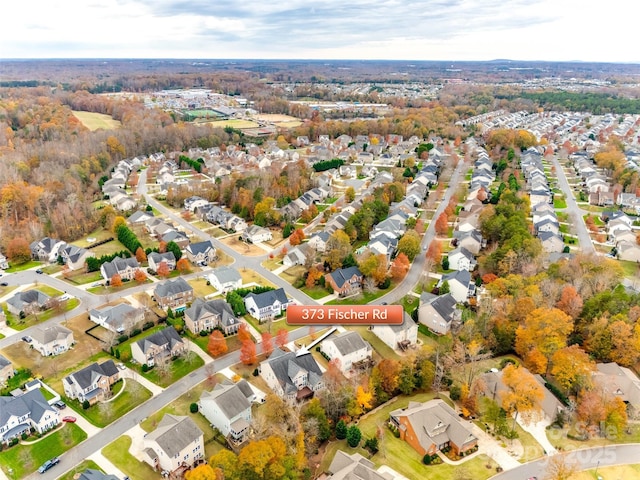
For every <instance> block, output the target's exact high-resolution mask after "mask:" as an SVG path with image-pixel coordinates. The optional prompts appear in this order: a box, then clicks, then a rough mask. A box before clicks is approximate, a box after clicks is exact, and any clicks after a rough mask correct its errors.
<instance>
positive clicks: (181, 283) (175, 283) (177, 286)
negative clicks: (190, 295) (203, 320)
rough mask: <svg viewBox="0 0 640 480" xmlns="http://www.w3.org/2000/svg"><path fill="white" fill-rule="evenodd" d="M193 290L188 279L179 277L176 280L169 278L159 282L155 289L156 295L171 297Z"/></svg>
mask: <svg viewBox="0 0 640 480" xmlns="http://www.w3.org/2000/svg"><path fill="white" fill-rule="evenodd" d="M189 291H193V287H192V286H191V285H189V284H188V283H187V281H186V280H185V279H184V278H182V277H178V278H176V279H175V280H167V281H166V282H162V283H160V284H158V285H157V286H156V288H155V290H154V294H155V296H156V297H160V298H163V297H169V296H171V295H177V294H179V293H184V292H189Z"/></svg>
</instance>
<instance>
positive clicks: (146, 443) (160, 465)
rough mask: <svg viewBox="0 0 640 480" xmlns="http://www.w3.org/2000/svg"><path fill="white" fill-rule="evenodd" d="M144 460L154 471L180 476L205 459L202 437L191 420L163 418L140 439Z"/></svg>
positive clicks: (171, 416) (170, 416)
mask: <svg viewBox="0 0 640 480" xmlns="http://www.w3.org/2000/svg"><path fill="white" fill-rule="evenodd" d="M143 447H144V450H143V452H144V456H143V458H142V459H143V460H144V461H145V462H147V463H148V464H149V465H151V467H152V468H153V469H154V470H164V471H167V472H169V473H170V474H171V473H175V474H176V475H178V474H180V476H179V477H172V478H182V475H181V474H183V473H184V472H185V471H186V470H188V469H189V468H190V467H192V466H193V464H194V463H195V462H196V461H197V460H200V459H201V458H204V455H205V452H204V434H203V432H202V430H200V428H199V427H198V425H196V423H195V422H194V421H193V420H191V418H190V417H186V416H184V417H181V416H177V415H170V414H168V413H167V414H165V416H164V417H162V420H160V423H158V426H157V427H156V429H155V430H153V431H151V432H149V433H148V434H146V435H145V436H144V439H143Z"/></svg>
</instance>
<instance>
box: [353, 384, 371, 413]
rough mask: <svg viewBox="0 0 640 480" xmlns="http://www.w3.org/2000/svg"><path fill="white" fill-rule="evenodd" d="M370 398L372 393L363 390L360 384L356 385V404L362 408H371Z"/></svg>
mask: <svg viewBox="0 0 640 480" xmlns="http://www.w3.org/2000/svg"><path fill="white" fill-rule="evenodd" d="M371 400H373V394H372V393H371V392H369V391H367V390H365V389H364V388H363V387H362V385H358V388H357V390H356V402H357V403H358V405H359V406H360V407H362V408H363V409H364V410H371V407H372V404H371Z"/></svg>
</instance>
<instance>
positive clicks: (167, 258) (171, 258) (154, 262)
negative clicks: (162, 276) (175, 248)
mask: <svg viewBox="0 0 640 480" xmlns="http://www.w3.org/2000/svg"><path fill="white" fill-rule="evenodd" d="M147 262H149V269H150V270H153V271H154V272H157V271H158V269H159V268H160V265H161V264H163V263H164V264H166V265H167V269H168V270H167V271H169V272H172V271H174V270H175V269H176V256H175V254H174V253H173V252H165V253H157V252H151V253H150V254H149V255H147Z"/></svg>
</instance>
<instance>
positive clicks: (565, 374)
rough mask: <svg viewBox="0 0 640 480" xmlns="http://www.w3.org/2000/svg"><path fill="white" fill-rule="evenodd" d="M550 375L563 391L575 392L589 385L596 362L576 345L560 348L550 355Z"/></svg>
mask: <svg viewBox="0 0 640 480" xmlns="http://www.w3.org/2000/svg"><path fill="white" fill-rule="evenodd" d="M551 364H552V367H551V375H553V378H555V380H556V381H557V382H558V384H559V385H560V386H561V387H562V388H564V389H565V391H568V392H573V393H577V392H578V391H579V390H581V389H583V388H586V387H589V386H590V385H591V374H592V373H593V372H594V371H595V369H596V364H595V362H594V361H593V360H591V358H590V357H589V355H587V353H586V352H585V351H584V350H583V349H582V348H580V347H579V346H578V345H571V346H570V347H565V348H561V349H560V350H557V351H556V352H555V353H554V354H553V356H552V357H551Z"/></svg>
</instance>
